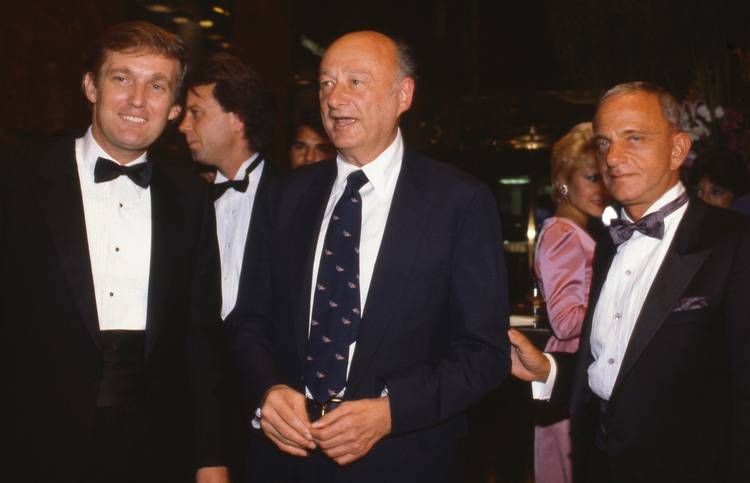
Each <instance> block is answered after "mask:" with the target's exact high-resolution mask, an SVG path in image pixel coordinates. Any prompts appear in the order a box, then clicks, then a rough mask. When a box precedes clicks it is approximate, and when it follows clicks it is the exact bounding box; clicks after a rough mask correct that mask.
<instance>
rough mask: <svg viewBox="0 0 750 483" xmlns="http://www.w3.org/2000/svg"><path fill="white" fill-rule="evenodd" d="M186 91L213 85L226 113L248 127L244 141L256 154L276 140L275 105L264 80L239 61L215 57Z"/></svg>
mask: <svg viewBox="0 0 750 483" xmlns="http://www.w3.org/2000/svg"><path fill="white" fill-rule="evenodd" d="M186 84H187V89H188V90H192V89H195V88H196V87H197V86H207V85H211V84H213V85H214V91H213V95H214V98H216V101H217V102H218V103H219V105H220V106H221V108H222V109H223V110H224V112H231V113H233V114H236V115H237V117H239V118H240V120H241V121H242V122H243V123H244V125H245V138H246V139H247V141H248V143H249V145H250V148H252V149H253V150H254V151H260V152H264V151H266V150H267V149H268V147H269V145H270V143H271V140H272V138H273V126H274V121H275V110H276V109H275V105H274V101H273V96H272V95H271V94H270V92H269V91H267V90H266V87H265V84H264V83H263V79H261V77H260V75H258V73H257V72H255V71H254V70H253V69H251V68H250V67H249V66H248V65H247V64H245V63H244V62H242V61H241V60H240V59H239V58H237V57H235V56H234V55H231V54H228V53H226V52H219V53H216V54H212V55H210V56H209V57H207V58H206V59H204V60H203V61H202V62H200V63H199V64H198V65H197V66H195V68H193V69H191V71H190V75H189V76H188V79H187V82H186Z"/></svg>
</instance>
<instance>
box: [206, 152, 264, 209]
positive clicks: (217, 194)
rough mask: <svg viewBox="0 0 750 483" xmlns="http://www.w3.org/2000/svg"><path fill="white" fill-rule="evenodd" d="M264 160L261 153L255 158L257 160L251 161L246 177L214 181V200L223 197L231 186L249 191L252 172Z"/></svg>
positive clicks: (238, 189)
mask: <svg viewBox="0 0 750 483" xmlns="http://www.w3.org/2000/svg"><path fill="white" fill-rule="evenodd" d="M261 161H263V157H262V156H261V155H258V156H257V157H256V158H255V161H253V162H252V163H250V166H248V167H247V169H246V170H245V177H244V178H242V179H236V180H234V179H233V180H227V181H222V182H221V183H214V184H213V190H214V201H216V200H218V199H219V198H221V195H223V194H224V193H226V192H227V190H228V189H229V188H232V189H234V190H236V191H239V192H241V193H244V192H245V191H247V187H248V185H249V184H250V173H252V172H253V170H255V168H257V167H258V165H259V164H260V162H261Z"/></svg>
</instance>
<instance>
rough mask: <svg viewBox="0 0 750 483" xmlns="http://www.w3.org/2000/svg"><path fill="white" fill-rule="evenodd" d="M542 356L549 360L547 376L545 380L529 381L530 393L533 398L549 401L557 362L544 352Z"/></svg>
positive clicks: (553, 385)
mask: <svg viewBox="0 0 750 483" xmlns="http://www.w3.org/2000/svg"><path fill="white" fill-rule="evenodd" d="M544 357H546V358H547V360H548V361H549V376H547V380H546V381H545V382H539V381H531V395H532V396H533V397H534V399H538V400H540V401H549V400H550V398H551V397H552V389H553V388H554V387H555V379H557V362H555V358H554V357H552V356H551V355H549V354H547V353H546V352H545V353H544Z"/></svg>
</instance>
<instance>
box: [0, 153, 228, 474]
mask: <svg viewBox="0 0 750 483" xmlns="http://www.w3.org/2000/svg"><path fill="white" fill-rule="evenodd" d="M153 164H154V166H153V177H152V183H151V207H152V208H151V217H152V239H151V268H150V274H149V292H148V314H147V322H146V353H145V361H146V379H147V399H146V405H147V412H148V416H149V418H150V420H151V421H152V424H151V430H152V431H151V437H152V441H151V442H150V444H153V446H154V447H155V448H158V451H160V452H162V453H163V454H160V460H161V461H162V462H163V466H162V468H163V470H164V472H165V474H167V475H171V476H170V477H169V478H170V480H171V479H172V477H173V478H174V480H177V479H178V478H179V477H181V476H182V475H189V474H190V473H192V471H193V469H194V468H193V464H194V465H195V466H205V465H216V464H221V463H222V462H223V449H222V447H221V435H220V431H221V428H222V427H223V424H222V423H221V421H220V419H221V417H222V416H221V410H220V396H219V390H218V387H219V385H220V379H221V377H222V373H221V369H220V368H221V365H220V352H219V351H220V345H219V344H220V334H219V329H218V327H219V325H218V314H219V300H220V298H219V294H220V284H219V278H218V258H217V254H216V241H215V239H216V235H215V231H214V229H213V227H214V222H213V212H212V210H210V203H209V202H208V189H207V187H206V186H204V184H203V183H201V181H199V180H198V178H197V177H195V176H193V175H190V174H188V173H187V172H185V173H183V172H181V171H179V170H178V168H176V167H175V166H169V165H162V164H159V163H158V162H154V163H153ZM3 172H4V174H3V176H2V180H1V181H0V284H2V288H1V289H0V330H2V338H0V344H1V345H2V347H0V357H1V358H2V363H0V371H2V376H1V379H2V395H1V396H0V399H2V402H1V403H0V404H2V405H3V407H2V414H0V418H2V423H0V424H2V429H3V434H6V435H9V436H7V438H8V440H9V441H10V442H12V443H13V444H12V451H11V452H10V453H6V452H3V457H4V458H3V459H6V458H7V459H6V461H5V462H6V466H5V468H8V466H7V464H10V465H11V467H15V468H19V467H20V468H22V469H23V471H31V475H29V474H26V476H25V478H26V479H25V480H24V481H76V480H77V479H78V478H79V476H80V474H81V471H83V468H84V466H85V463H86V460H87V458H88V456H89V455H88V452H89V450H90V447H89V445H90V439H91V435H92V427H93V418H94V413H95V409H96V408H95V405H96V397H97V392H98V387H99V382H100V379H101V374H102V355H101V352H100V341H99V339H100V333H99V322H98V318H97V309H96V302H95V297H94V289H93V278H92V274H91V263H90V259H89V251H88V243H87V238H86V227H85V221H84V213H83V203H82V199H81V189H80V184H79V180H78V172H77V168H76V162H75V154H74V143H73V140H72V139H70V140H67V141H65V142H62V143H60V144H59V145H57V146H55V147H54V148H53V149H52V150H51V151H50V152H49V154H48V155H47V156H46V157H45V158H43V159H37V160H34V161H31V162H30V163H28V164H26V165H22V166H13V167H12V168H9V167H8V168H5V169H4V170H3ZM192 441H195V444H194V445H193V444H191V442H192ZM193 456H195V457H193ZM8 462H12V463H8ZM170 480H167V481H170Z"/></svg>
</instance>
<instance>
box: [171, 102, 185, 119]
mask: <svg viewBox="0 0 750 483" xmlns="http://www.w3.org/2000/svg"><path fill="white" fill-rule="evenodd" d="M181 112H182V106H181V105H179V104H175V105H173V106H172V107H170V108H169V114H168V115H167V119H169V120H170V121H174V120H175V119H177V116H179V115H180V113H181Z"/></svg>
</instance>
